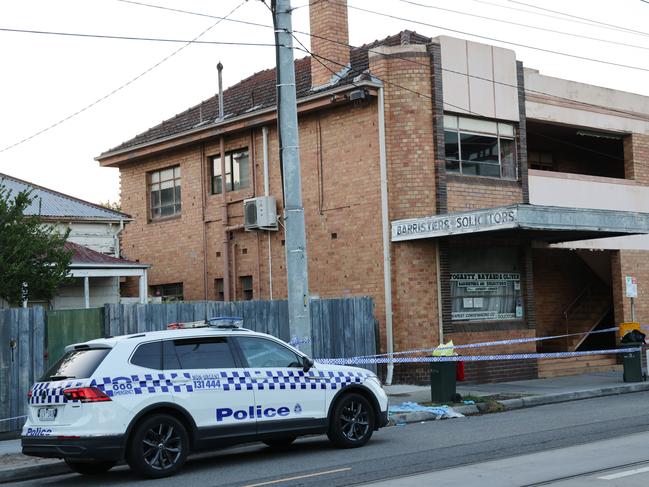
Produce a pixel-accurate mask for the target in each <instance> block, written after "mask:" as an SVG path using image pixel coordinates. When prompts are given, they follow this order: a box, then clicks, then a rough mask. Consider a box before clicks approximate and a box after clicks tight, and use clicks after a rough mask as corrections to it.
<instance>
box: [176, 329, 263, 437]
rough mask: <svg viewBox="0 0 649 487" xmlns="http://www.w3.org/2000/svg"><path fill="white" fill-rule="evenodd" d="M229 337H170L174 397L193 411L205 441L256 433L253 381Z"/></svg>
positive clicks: (200, 433) (200, 434) (199, 431)
mask: <svg viewBox="0 0 649 487" xmlns="http://www.w3.org/2000/svg"><path fill="white" fill-rule="evenodd" d="M229 340H230V339H229V338H228V337H198V338H181V339H175V340H168V341H167V342H166V343H165V349H164V356H165V368H168V369H171V370H169V372H170V376H171V382H172V383H173V397H174V401H175V402H176V403H177V404H179V405H180V406H182V407H183V408H184V409H186V410H187V411H189V412H190V413H191V415H192V417H193V418H194V421H195V423H196V426H197V427H198V439H199V440H200V441H210V440H218V439H221V438H228V437H232V436H236V437H242V436H246V435H251V436H254V435H255V433H256V427H255V417H254V414H253V413H251V411H253V407H254V394H253V390H252V383H251V381H250V380H249V378H247V376H246V371H245V370H244V369H243V368H241V367H240V364H239V363H238V362H237V359H235V353H233V349H232V345H231V343H230V341H229Z"/></svg>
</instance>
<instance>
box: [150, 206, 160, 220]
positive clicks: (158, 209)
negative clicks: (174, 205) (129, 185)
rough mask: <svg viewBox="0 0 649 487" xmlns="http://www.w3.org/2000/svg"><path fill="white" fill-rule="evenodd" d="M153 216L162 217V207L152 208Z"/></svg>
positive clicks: (153, 217)
mask: <svg viewBox="0 0 649 487" xmlns="http://www.w3.org/2000/svg"><path fill="white" fill-rule="evenodd" d="M151 218H152V219H155V218H160V208H152V209H151Z"/></svg>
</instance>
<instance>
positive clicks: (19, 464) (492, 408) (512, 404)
mask: <svg viewBox="0 0 649 487" xmlns="http://www.w3.org/2000/svg"><path fill="white" fill-rule="evenodd" d="M385 390H386V392H387V393H388V397H389V401H390V405H391V406H394V405H398V404H401V403H403V402H416V403H430V400H431V396H430V387H429V386H409V385H393V386H386V387H385ZM647 390H649V382H637V383H624V382H622V372H621V371H620V372H599V373H590V374H582V375H576V376H569V377H556V378H552V379H535V380H525V381H516V382H501V383H497V384H477V385H464V384H462V383H458V386H457V392H458V393H459V394H461V395H462V396H463V397H467V396H470V397H471V398H472V399H473V400H475V401H476V404H471V405H457V406H456V405H452V406H453V408H454V409H455V410H456V411H457V412H460V413H462V414H464V415H475V414H485V413H489V412H500V411H507V410H511V409H519V408H525V407H533V406H540V405H543V404H553V403H557V402H566V401H575V400H579V399H589V398H593V397H601V396H607V395H614V394H626V393H631V392H640V391H647ZM390 416H391V421H392V424H402V423H414V422H420V421H429V420H432V419H435V418H436V416H435V415H434V414H433V413H429V412H424V411H416V412H408V413H398V414H391V415H390ZM20 451H21V450H20V440H15V439H14V440H5V441H0V483H3V482H10V481H16V480H26V479H31V478H39V477H46V476H47V477H49V476H52V475H58V474H62V473H67V472H69V469H68V467H67V466H66V465H65V463H63V462H62V461H60V460H57V459H38V458H32V457H27V456H24V455H22V454H21V453H20Z"/></svg>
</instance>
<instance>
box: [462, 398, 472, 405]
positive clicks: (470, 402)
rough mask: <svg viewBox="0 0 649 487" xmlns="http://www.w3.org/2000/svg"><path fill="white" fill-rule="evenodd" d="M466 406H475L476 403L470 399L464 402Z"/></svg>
mask: <svg viewBox="0 0 649 487" xmlns="http://www.w3.org/2000/svg"><path fill="white" fill-rule="evenodd" d="M462 402H463V403H464V404H475V401H471V400H469V399H467V400H464V401H462Z"/></svg>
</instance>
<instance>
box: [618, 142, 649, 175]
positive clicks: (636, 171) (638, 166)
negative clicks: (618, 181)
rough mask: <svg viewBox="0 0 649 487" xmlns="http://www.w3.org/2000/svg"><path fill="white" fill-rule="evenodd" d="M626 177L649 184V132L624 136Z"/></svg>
mask: <svg viewBox="0 0 649 487" xmlns="http://www.w3.org/2000/svg"><path fill="white" fill-rule="evenodd" d="M623 144H624V145H623V148H624V177H625V178H627V179H634V180H635V181H637V182H638V183H640V184H645V185H649V134H630V135H627V136H626V137H624V141H623Z"/></svg>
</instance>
